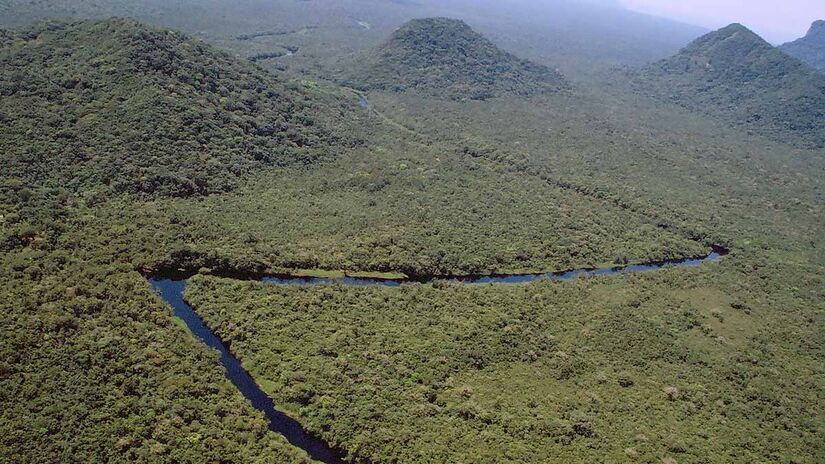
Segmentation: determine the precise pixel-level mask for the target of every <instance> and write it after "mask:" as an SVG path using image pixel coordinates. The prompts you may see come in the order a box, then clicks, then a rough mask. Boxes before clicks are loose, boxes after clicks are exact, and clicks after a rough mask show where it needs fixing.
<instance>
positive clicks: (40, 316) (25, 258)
mask: <svg viewBox="0 0 825 464" xmlns="http://www.w3.org/2000/svg"><path fill="white" fill-rule="evenodd" d="M42 244H43V242H34V243H32V244H31V245H30V246H29V247H27V248H26V249H24V250H21V251H18V252H14V253H5V254H0V331H1V332H2V333H3V337H0V352H2V353H3V356H2V360H0V404H2V405H3V407H2V408H0V456H2V460H3V461H4V462H44V463H45V462H54V463H57V462H101V461H105V462H152V463H164V462H169V463H172V462H175V463H182V462H188V463H202V462H232V463H239V464H240V463H248V462H263V461H267V460H269V461H271V460H273V459H274V460H277V462H284V463H287V462H289V463H296V464H297V463H308V462H309V460H308V459H307V457H306V455H304V454H303V452H301V451H299V450H296V449H295V448H293V447H292V446H291V445H289V444H288V443H287V442H286V441H285V440H284V439H283V438H282V437H279V436H277V435H274V434H272V433H270V432H269V431H268V428H267V422H266V420H265V418H264V417H263V415H262V414H260V413H259V412H257V411H255V410H254V409H252V407H251V406H250V405H249V404H248V403H247V402H246V401H245V400H244V398H243V397H242V396H241V395H240V393H239V392H238V391H237V390H236V389H235V388H234V387H233V386H232V385H231V384H230V383H229V381H228V380H226V379H225V378H224V375H223V372H222V371H221V369H220V367H219V365H218V363H217V354H216V353H214V352H210V351H209V350H208V349H206V348H205V347H203V346H201V345H200V344H199V342H198V341H196V340H194V339H193V338H191V337H190V336H189V335H188V334H187V333H186V332H185V329H184V328H181V327H180V326H179V325H178V324H176V323H175V322H174V320H173V319H172V317H171V314H170V311H169V308H167V307H165V306H164V305H163V303H162V302H161V300H160V299H159V298H158V297H157V296H155V295H153V294H152V292H151V290H150V289H149V285H148V283H147V282H146V280H145V279H144V278H143V277H142V276H141V275H139V274H137V273H136V272H134V271H130V270H128V268H126V269H124V267H123V266H117V265H112V264H110V263H108V262H107V261H108V258H107V256H106V254H105V251H104V250H101V249H98V250H72V249H60V250H57V251H54V252H49V251H47V250H43V249H42V248H41V245H42Z"/></svg>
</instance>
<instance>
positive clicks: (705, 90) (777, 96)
mask: <svg viewBox="0 0 825 464" xmlns="http://www.w3.org/2000/svg"><path fill="white" fill-rule="evenodd" d="M637 88H638V89H639V91H641V92H644V93H652V94H653V95H655V96H657V97H659V98H661V99H665V100H669V101H672V102H675V103H677V104H679V105H681V106H684V107H686V108H688V109H691V110H694V111H697V112H701V113H704V114H707V115H710V116H714V117H717V118H719V119H722V120H724V121H726V122H728V123H731V124H733V125H735V126H739V127H742V128H745V129H748V130H751V131H753V132H756V133H759V134H762V135H765V136H767V137H770V138H772V139H775V140H778V141H783V142H786V143H790V144H793V145H797V146H803V147H823V146H825V76H822V75H820V74H819V73H817V72H816V71H815V70H813V69H812V68H810V67H809V66H808V65H806V64H805V63H803V62H801V61H799V60H797V59H796V58H793V57H791V56H788V55H786V54H784V53H782V52H780V51H779V50H777V49H776V48H774V47H773V46H771V45H770V44H769V43H767V42H766V41H764V40H763V39H762V38H761V37H759V36H758V35H756V34H754V33H753V32H751V31H750V30H748V29H747V28H745V27H744V26H742V25H739V24H732V25H730V26H727V27H725V28H723V29H720V30H718V31H715V32H712V33H710V34H707V35H705V36H703V37H701V38H700V39H698V40H696V41H695V42H693V43H692V44H690V45H689V46H687V47H686V48H684V49H683V50H682V51H680V52H679V53H678V54H676V55H675V56H673V57H671V58H669V59H667V60H663V61H660V62H658V63H655V64H653V65H650V66H648V67H647V68H645V69H644V70H643V71H642V73H641V75H640V76H639V80H638V82H637Z"/></svg>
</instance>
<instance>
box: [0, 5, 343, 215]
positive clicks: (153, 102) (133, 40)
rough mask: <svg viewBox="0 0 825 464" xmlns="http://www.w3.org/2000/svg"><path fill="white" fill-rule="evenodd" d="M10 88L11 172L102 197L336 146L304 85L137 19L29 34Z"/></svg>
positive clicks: (0, 74)
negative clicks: (288, 83)
mask: <svg viewBox="0 0 825 464" xmlns="http://www.w3.org/2000/svg"><path fill="white" fill-rule="evenodd" d="M78 43H83V44H87V46H85V47H82V48H81V47H77V44H78ZM0 95H2V96H3V108H2V114H0V118H2V120H3V121H4V124H3V125H2V128H1V129H0V146H2V147H3V150H4V154H5V158H4V167H5V169H3V172H2V174H0V175H1V176H2V179H3V180H4V181H6V182H17V183H20V184H21V185H22V186H24V187H25V186H26V185H37V186H48V187H61V188H66V189H68V190H69V191H71V192H81V193H83V194H85V195H87V196H90V197H93V198H90V200H91V201H99V198H100V197H105V196H109V195H112V194H116V193H121V192H126V193H139V194H146V195H152V194H159V195H167V196H189V195H193V194H206V193H214V192H223V191H227V190H231V189H232V188H234V187H236V186H237V185H238V183H239V182H240V181H242V180H243V179H245V178H247V177H248V176H249V174H250V173H251V172H254V171H256V170H258V169H260V168H262V167H264V166H271V165H286V164H295V163H303V164H306V163H310V162H312V161H313V160H315V159H317V158H319V157H322V156H325V155H327V154H329V152H330V149H329V145H328V144H327V143H325V142H329V140H325V139H328V138H329V132H328V131H326V130H325V129H323V128H321V127H319V126H318V125H316V124H315V120H313V119H312V117H310V116H309V115H308V107H309V106H310V105H311V103H308V102H306V101H305V100H304V98H303V97H302V95H301V92H300V91H299V89H297V88H287V86H285V85H284V84H283V83H280V82H278V81H277V80H275V79H273V78H272V77H271V76H270V75H268V74H267V73H265V72H263V71H262V70H260V69H256V68H255V67H253V66H252V65H249V64H246V63H243V62H241V61H239V60H236V59H234V58H232V57H230V56H229V55H227V54H225V53H222V52H219V51H217V50H215V49H214V48H212V47H209V46H207V45H204V44H203V43H199V42H195V41H192V40H189V39H187V38H185V37H184V36H182V35H181V34H179V33H175V32H165V31H159V30H151V29H147V28H145V27H143V26H139V25H138V24H137V23H135V22H134V21H131V20H119V19H115V20H107V21H101V22H80V23H50V24H45V25H39V26H35V27H33V28H31V29H28V30H23V31H19V32H17V33H16V35H15V36H14V37H13V38H11V39H10V40H9V41H8V43H7V44H6V46H4V47H3V48H2V49H0ZM94 197H97V198H94Z"/></svg>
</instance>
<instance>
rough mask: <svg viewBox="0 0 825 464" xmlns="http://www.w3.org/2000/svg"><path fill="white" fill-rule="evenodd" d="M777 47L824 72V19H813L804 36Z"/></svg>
mask: <svg viewBox="0 0 825 464" xmlns="http://www.w3.org/2000/svg"><path fill="white" fill-rule="evenodd" d="M779 49H780V50H782V51H783V52H785V53H787V54H788V55H791V56H793V57H796V58H799V59H800V60H802V61H804V62H806V63H808V64H809V65H811V66H812V67H814V68H815V69H817V70H818V71H819V72H821V73H823V74H825V20H821V19H820V20H817V21H814V22H813V24H811V27H810V29H809V30H808V33H807V34H806V35H805V37H801V38H799V39H796V40H794V41H793V42H788V43H786V44H782V45H780V46H779Z"/></svg>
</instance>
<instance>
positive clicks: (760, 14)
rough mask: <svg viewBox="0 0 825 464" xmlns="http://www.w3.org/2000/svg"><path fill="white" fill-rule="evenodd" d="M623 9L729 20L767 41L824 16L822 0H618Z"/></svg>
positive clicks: (704, 21) (710, 22)
mask: <svg viewBox="0 0 825 464" xmlns="http://www.w3.org/2000/svg"><path fill="white" fill-rule="evenodd" d="M619 3H621V4H622V5H624V6H625V7H627V8H630V9H632V10H636V11H642V12H645V13H651V14H654V15H657V16H665V17H668V18H673V19H678V20H680V21H683V22H687V23H691V24H696V25H698V26H704V27H707V28H709V29H718V28H719V27H722V26H726V25H728V24H730V23H733V22H738V23H742V24H744V25H745V26H747V27H749V28H751V29H753V30H754V31H755V32H756V33H758V34H760V35H761V36H762V37H764V38H765V39H766V40H768V41H769V42H774V43H781V42H787V41H789V40H793V39H796V38H799V37H802V36H803V35H805V33H806V32H808V27H810V25H811V23H812V22H814V20H817V19H825V0H619Z"/></svg>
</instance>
